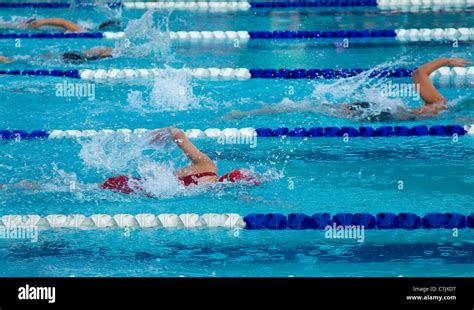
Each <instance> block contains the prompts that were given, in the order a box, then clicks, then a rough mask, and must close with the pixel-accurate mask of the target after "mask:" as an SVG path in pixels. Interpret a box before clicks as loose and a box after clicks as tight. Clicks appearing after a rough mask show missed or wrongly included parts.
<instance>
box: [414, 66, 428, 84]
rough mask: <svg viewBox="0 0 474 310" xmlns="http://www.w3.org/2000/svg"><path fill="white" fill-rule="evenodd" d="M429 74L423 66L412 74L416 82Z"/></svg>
mask: <svg viewBox="0 0 474 310" xmlns="http://www.w3.org/2000/svg"><path fill="white" fill-rule="evenodd" d="M427 76H428V75H427V74H426V72H425V71H424V70H423V69H421V68H418V69H416V70H415V71H414V72H413V73H412V75H411V77H412V78H413V81H415V82H416V81H419V80H421V79H422V78H423V77H427Z"/></svg>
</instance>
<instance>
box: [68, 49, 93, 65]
mask: <svg viewBox="0 0 474 310" xmlns="http://www.w3.org/2000/svg"><path fill="white" fill-rule="evenodd" d="M63 60H64V62H68V63H73V64H80V63H83V62H85V61H87V60H88V57H87V55H86V54H84V53H81V52H67V53H64V54H63Z"/></svg>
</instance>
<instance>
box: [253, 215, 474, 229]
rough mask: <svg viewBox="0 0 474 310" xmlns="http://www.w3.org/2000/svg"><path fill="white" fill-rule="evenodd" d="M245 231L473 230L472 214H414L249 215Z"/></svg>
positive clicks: (473, 217) (473, 216)
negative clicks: (356, 228) (347, 228)
mask: <svg viewBox="0 0 474 310" xmlns="http://www.w3.org/2000/svg"><path fill="white" fill-rule="evenodd" d="M244 222H245V224H246V226H245V228H246V229H251V230H257V229H270V230H281V229H293V230H304V229H325V228H326V227H327V226H331V227H332V226H333V225H336V226H363V227H364V229H409V230H411V229H454V228H474V213H472V214H470V215H467V216H466V215H463V214H461V213H458V212H448V213H440V212H431V213H428V214H426V215H424V216H419V215H417V214H415V213H410V212H403V213H398V214H395V213H391V212H381V213H377V214H375V215H373V214H370V213H337V214H334V215H332V216H331V215H330V214H329V213H315V214H313V215H307V214H304V213H291V214H288V215H283V214H280V213H269V214H262V213H252V214H248V215H247V216H245V217H244Z"/></svg>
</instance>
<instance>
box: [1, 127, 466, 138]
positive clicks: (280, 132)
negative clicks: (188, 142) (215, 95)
mask: <svg viewBox="0 0 474 310" xmlns="http://www.w3.org/2000/svg"><path fill="white" fill-rule="evenodd" d="M152 131H153V130H149V129H144V128H139V129H135V130H131V129H126V128H125V129H117V130H111V129H103V130H51V131H45V130H34V131H31V132H27V131H25V130H12V131H10V130H0V140H35V139H63V138H76V139H77V138H88V137H94V136H106V135H121V136H131V135H136V136H142V135H146V134H149V133H151V132H152ZM185 133H186V135H187V136H188V137H189V138H190V139H200V138H211V139H218V138H222V137H225V138H227V137H229V138H230V137H244V138H245V137H262V138H270V137H278V138H283V137H308V138H318V137H329V138H331V137H345V136H348V137H365V138H370V137H419V136H453V135H458V136H463V135H466V134H467V135H470V136H474V124H472V125H465V126H461V125H433V126H430V127H428V126H425V125H417V126H412V127H407V126H379V127H371V126H361V127H359V128H355V127H350V126H348V127H335V126H328V127H312V128H303V127H299V128H293V129H290V128H287V127H280V128H276V129H270V128H256V129H255V128H251V127H248V128H241V129H237V128H225V129H223V130H221V129H217V128H208V129H206V130H200V129H188V130H186V131H185Z"/></svg>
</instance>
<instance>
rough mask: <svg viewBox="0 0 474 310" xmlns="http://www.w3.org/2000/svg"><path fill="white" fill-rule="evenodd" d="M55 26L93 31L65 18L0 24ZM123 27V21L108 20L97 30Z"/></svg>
mask: <svg viewBox="0 0 474 310" xmlns="http://www.w3.org/2000/svg"><path fill="white" fill-rule="evenodd" d="M46 26H49V27H55V28H60V29H62V30H64V31H69V32H84V31H92V30H93V29H88V28H84V27H81V26H80V25H78V24H75V23H73V22H71V21H69V20H67V19H64V18H43V19H36V18H29V19H27V20H26V21H24V22H21V23H3V24H0V28H3V29H26V28H29V29H40V28H41V27H46ZM120 29H121V23H120V21H118V20H107V21H105V22H103V23H101V24H100V25H99V26H98V27H97V29H96V30H101V31H104V30H105V31H114V30H115V31H116V30H120Z"/></svg>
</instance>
